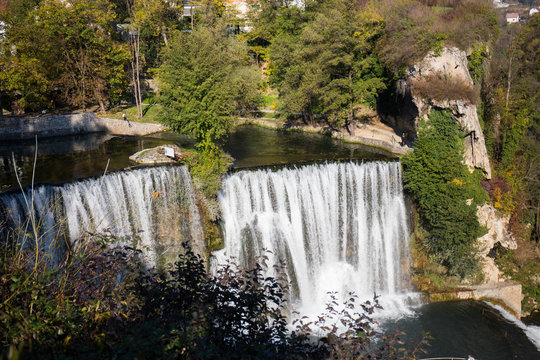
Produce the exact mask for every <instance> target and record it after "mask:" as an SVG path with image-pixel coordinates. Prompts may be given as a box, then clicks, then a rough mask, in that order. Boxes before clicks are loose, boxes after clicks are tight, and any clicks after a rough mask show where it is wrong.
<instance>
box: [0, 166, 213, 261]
mask: <svg viewBox="0 0 540 360" xmlns="http://www.w3.org/2000/svg"><path fill="white" fill-rule="evenodd" d="M25 195H26V199H27V200H26V201H25V198H24V196H23V194H22V193H8V194H3V195H2V196H0V214H4V216H5V218H6V219H7V224H6V225H5V226H4V228H3V232H4V234H5V235H4V236H7V235H6V234H7V233H8V232H11V233H12V234H13V233H15V234H17V233H18V235H15V236H16V238H17V239H18V241H20V242H23V241H26V242H30V243H31V244H32V243H33V242H34V240H33V239H30V238H29V237H28V236H25V235H24V233H21V231H20V230H21V229H25V227H26V226H27V225H26V224H27V219H28V218H29V210H28V209H29V208H31V207H32V203H31V193H30V190H26V191H25ZM27 201H28V204H27ZM33 209H34V214H35V218H36V219H37V220H38V221H37V222H38V227H39V234H40V235H39V237H40V240H41V241H40V242H41V246H42V247H44V248H46V249H47V250H48V251H49V253H50V254H51V256H52V258H53V262H54V259H57V260H56V261H58V259H59V256H60V255H61V253H62V246H60V244H62V243H63V242H64V241H65V242H67V243H68V244H69V245H70V246H75V247H76V246H77V245H78V244H77V242H78V241H79V240H80V239H82V238H83V237H84V236H85V234H87V232H91V233H101V232H105V231H107V232H109V233H111V234H113V235H115V236H118V237H124V236H130V235H138V236H139V237H140V244H139V245H140V247H141V248H142V249H143V250H145V251H144V254H145V257H146V259H147V261H148V262H150V263H151V264H152V265H155V264H156V261H157V260H160V259H164V258H167V259H168V258H170V259H174V258H175V257H176V254H178V249H179V248H180V243H181V242H182V241H185V240H186V241H187V240H190V241H191V243H192V246H193V247H194V248H196V247H197V246H203V245H202V244H203V231H202V226H201V221H200V217H199V212H198V208H197V205H196V199H195V195H194V190H193V185H192V182H191V177H190V175H189V172H188V171H187V169H186V168H185V167H183V166H182V167H157V168H146V169H138V170H133V171H123V172H117V173H113V174H109V175H106V176H103V177H100V178H96V179H88V180H83V181H78V182H74V183H70V184H66V185H63V186H39V187H37V188H36V189H35V191H34V202H33ZM14 229H15V230H14ZM17 229H18V230H17ZM59 240H60V241H59ZM168 255H170V256H168Z"/></svg>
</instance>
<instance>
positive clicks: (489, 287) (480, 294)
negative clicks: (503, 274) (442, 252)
mask: <svg viewBox="0 0 540 360" xmlns="http://www.w3.org/2000/svg"><path fill="white" fill-rule="evenodd" d="M521 297H522V295H521V284H519V283H517V282H514V281H506V282H499V283H494V284H484V285H478V286H470V287H468V288H462V289H458V290H450V291H446V292H441V293H432V294H429V299H430V301H434V302H437V301H449V300H467V299H472V300H491V301H492V302H494V303H499V304H501V305H503V307H505V308H506V309H507V310H508V311H509V312H511V313H512V314H513V315H515V316H516V317H517V318H518V319H519V318H521Z"/></svg>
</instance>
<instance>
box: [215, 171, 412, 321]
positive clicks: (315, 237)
mask: <svg viewBox="0 0 540 360" xmlns="http://www.w3.org/2000/svg"><path fill="white" fill-rule="evenodd" d="M219 202H220V205H221V210H222V217H223V231H224V241H225V248H224V249H223V250H221V251H219V252H215V253H214V259H213V266H214V267H215V266H218V265H219V264H224V263H225V262H226V261H227V259H230V258H232V260H233V261H235V262H237V263H238V264H239V265H240V266H241V267H247V268H249V267H252V266H253V265H254V264H255V261H257V259H258V258H259V257H260V256H261V255H263V254H264V253H265V250H269V253H266V254H267V256H268V257H269V260H268V270H267V275H268V276H277V275H278V274H277V273H276V269H275V267H274V265H278V266H284V268H283V271H284V272H285V275H286V277H287V278H288V280H289V283H290V290H291V293H292V300H293V301H294V303H295V304H294V308H295V309H296V310H299V311H300V313H301V314H307V315H316V314H319V313H321V312H322V311H323V310H324V309H325V305H326V303H327V302H328V300H329V294H328V293H329V292H337V296H338V297H340V298H341V299H345V298H346V297H348V296H349V293H350V292H354V293H355V294H356V295H358V296H359V297H360V299H362V300H369V299H372V298H373V295H374V294H377V295H380V296H381V298H380V301H381V304H382V306H383V307H384V311H383V312H384V314H386V315H388V316H399V315H400V314H403V313H407V312H408V311H409V310H408V309H409V307H408V301H410V300H411V299H416V295H415V294H414V293H412V292H411V288H410V286H409V276H408V274H407V271H408V268H409V262H410V261H409V260H410V259H409V246H408V238H409V235H410V231H409V228H408V220H407V211H406V206H405V201H404V196H403V191H402V178H401V165H400V164H399V162H370V163H364V164H357V163H335V164H324V165H309V166H303V167H300V168H292V169H282V170H278V171H271V170H257V171H240V172H236V173H234V174H232V175H230V176H228V177H227V178H226V179H225V180H224V181H223V185H222V190H221V191H220V193H219ZM280 264H281V265H280Z"/></svg>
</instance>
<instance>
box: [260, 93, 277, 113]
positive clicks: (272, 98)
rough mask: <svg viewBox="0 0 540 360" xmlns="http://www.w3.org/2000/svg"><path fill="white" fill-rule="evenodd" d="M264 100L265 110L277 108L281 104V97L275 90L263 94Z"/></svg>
mask: <svg viewBox="0 0 540 360" xmlns="http://www.w3.org/2000/svg"><path fill="white" fill-rule="evenodd" d="M262 97H263V99H264V102H263V109H264V110H276V109H277V108H278V105H279V97H278V94H277V93H275V91H272V92H269V93H268V94H264V95H262Z"/></svg>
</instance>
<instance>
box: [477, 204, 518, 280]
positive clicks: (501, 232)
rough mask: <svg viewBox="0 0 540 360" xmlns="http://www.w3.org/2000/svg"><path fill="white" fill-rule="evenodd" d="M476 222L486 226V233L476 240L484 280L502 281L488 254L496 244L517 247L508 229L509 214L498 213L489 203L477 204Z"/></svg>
mask: <svg viewBox="0 0 540 360" xmlns="http://www.w3.org/2000/svg"><path fill="white" fill-rule="evenodd" d="M476 216H477V217H478V222H479V223H480V225H483V226H485V227H487V228H488V233H487V234H486V235H484V236H482V237H481V238H479V239H478V240H477V245H478V249H479V255H480V258H481V261H482V270H483V272H484V282H486V283H492V282H499V281H503V280H504V279H502V278H501V274H500V271H499V269H498V268H497V265H496V264H495V260H494V259H493V258H491V257H490V256H488V254H489V253H490V251H491V249H493V248H494V247H495V246H496V245H497V244H499V245H500V246H502V247H504V248H506V249H517V243H516V240H515V239H514V238H513V237H512V234H511V233H510V231H509V230H508V222H509V221H510V215H504V214H500V213H499V212H498V211H497V209H495V208H494V207H493V205H490V204H484V205H482V206H478V209H477V211H476Z"/></svg>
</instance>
